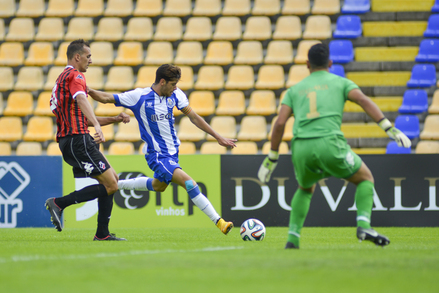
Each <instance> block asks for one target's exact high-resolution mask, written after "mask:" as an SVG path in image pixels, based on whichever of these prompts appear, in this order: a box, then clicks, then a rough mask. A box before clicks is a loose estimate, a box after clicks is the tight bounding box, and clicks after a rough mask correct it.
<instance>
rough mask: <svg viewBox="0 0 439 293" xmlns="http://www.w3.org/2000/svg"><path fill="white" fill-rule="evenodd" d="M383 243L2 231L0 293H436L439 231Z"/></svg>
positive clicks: (331, 237) (306, 236) (182, 233)
mask: <svg viewBox="0 0 439 293" xmlns="http://www.w3.org/2000/svg"><path fill="white" fill-rule="evenodd" d="M377 231H379V232H380V233H382V234H384V235H386V236H388V237H389V238H390V240H391V243H390V245H389V246H388V247H385V248H381V247H377V246H375V245H374V244H373V243H371V242H367V241H365V242H362V243H359V242H358V240H357V239H356V237H355V228H354V227H351V228H309V227H305V228H303V230H302V240H301V249H299V250H285V249H283V247H284V245H285V242H286V235H287V228H274V227H268V228H267V235H266V238H265V239H264V240H263V241H261V242H244V241H242V240H241V238H240V236H239V227H235V228H234V229H233V230H232V231H231V232H230V233H229V235H228V236H224V235H222V234H221V233H220V232H219V230H218V229H217V228H216V227H215V226H212V228H193V229H192V228H186V229H130V228H128V229H117V231H113V232H117V236H119V237H126V238H127V239H128V241H126V242H125V241H123V242H122V241H120V242H119V241H118V242H98V241H92V237H93V235H94V230H92V229H65V230H64V231H63V232H61V233H59V232H56V231H55V230H54V229H48V228H47V229H44V228H42V229H37V228H33V229H24V228H20V229H1V232H0V288H1V291H2V292H11V293H12V292H14V293H15V292H57V293H59V292H63V293H69V292H124V293H125V292H154V293H155V292H178V293H184V292H203V293H206V292H209V293H210V292H222V293H232V292H319V293H321V292H337V293H342V292H349V293H352V292H368V293H369V292H386V293H391V292H398V293H400V292H410V293H413V292H438V283H437V280H438V276H439V228H377Z"/></svg>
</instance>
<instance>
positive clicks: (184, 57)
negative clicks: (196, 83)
mask: <svg viewBox="0 0 439 293" xmlns="http://www.w3.org/2000/svg"><path fill="white" fill-rule="evenodd" d="M202 62H203V45H201V43H200V42H195V41H194V42H192V41H183V42H181V43H179V44H178V47H177V53H176V55H175V59H174V63H175V64H178V65H192V66H195V65H198V64H201V63H202Z"/></svg>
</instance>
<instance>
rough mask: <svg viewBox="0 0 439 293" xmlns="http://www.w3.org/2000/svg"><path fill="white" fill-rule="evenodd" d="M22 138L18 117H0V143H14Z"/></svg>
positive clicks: (21, 128)
mask: <svg viewBox="0 0 439 293" xmlns="http://www.w3.org/2000/svg"><path fill="white" fill-rule="evenodd" d="M22 138H23V123H22V122H21V118H20V117H16V116H15V117H0V141H16V140H21V139H22Z"/></svg>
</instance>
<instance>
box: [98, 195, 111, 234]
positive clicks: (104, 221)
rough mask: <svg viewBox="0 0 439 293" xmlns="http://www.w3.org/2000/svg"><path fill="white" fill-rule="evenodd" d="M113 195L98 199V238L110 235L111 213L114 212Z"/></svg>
mask: <svg viewBox="0 0 439 293" xmlns="http://www.w3.org/2000/svg"><path fill="white" fill-rule="evenodd" d="M113 196H114V195H113V194H111V195H105V196H100V197H99V198H98V208H99V213H98V229H97V231H96V237H98V238H104V237H107V236H108V235H109V234H110V231H109V230H108V224H109V223H110V217H111V211H112V210H113Z"/></svg>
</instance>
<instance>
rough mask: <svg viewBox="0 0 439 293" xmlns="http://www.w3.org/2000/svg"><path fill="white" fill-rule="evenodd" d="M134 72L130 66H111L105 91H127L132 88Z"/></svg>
mask: <svg viewBox="0 0 439 293" xmlns="http://www.w3.org/2000/svg"><path fill="white" fill-rule="evenodd" d="M133 85H134V72H133V68H132V67H131V66H113V67H111V68H110V70H109V71H108V75H107V82H106V83H105V84H104V90H106V91H127V90H130V89H132V88H133Z"/></svg>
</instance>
